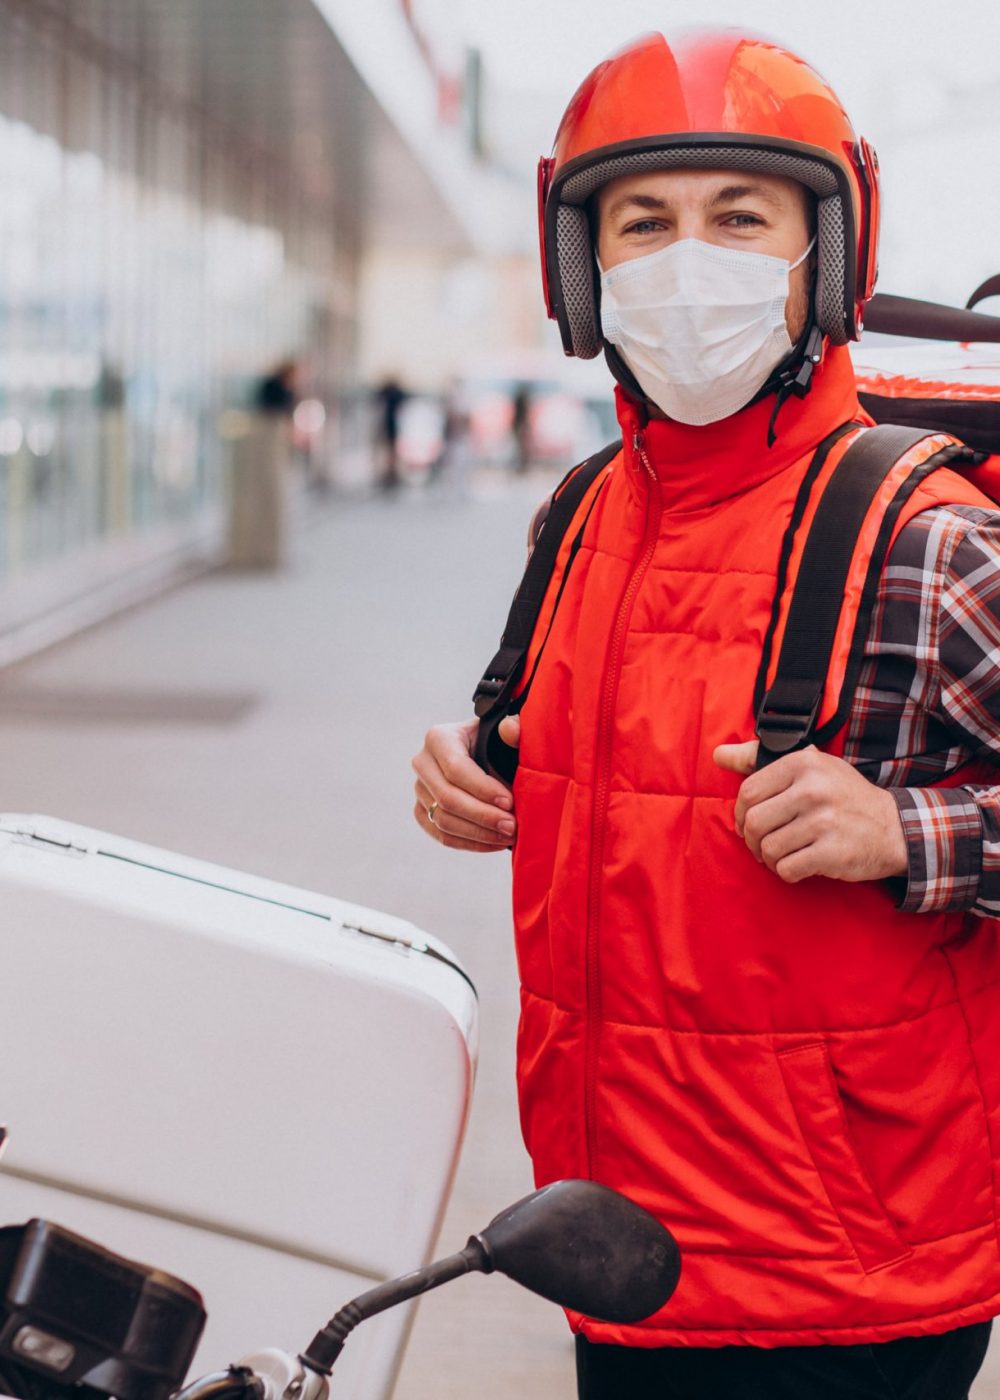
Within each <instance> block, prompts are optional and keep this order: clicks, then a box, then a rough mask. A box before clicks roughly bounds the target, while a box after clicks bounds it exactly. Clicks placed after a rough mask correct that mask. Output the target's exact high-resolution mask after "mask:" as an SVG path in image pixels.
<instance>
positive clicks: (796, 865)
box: [774, 842, 827, 885]
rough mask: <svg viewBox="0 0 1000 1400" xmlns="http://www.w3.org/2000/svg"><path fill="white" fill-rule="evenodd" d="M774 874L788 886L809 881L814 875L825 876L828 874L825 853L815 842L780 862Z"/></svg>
mask: <svg viewBox="0 0 1000 1400" xmlns="http://www.w3.org/2000/svg"><path fill="white" fill-rule="evenodd" d="M774 873H775V875H777V876H779V878H780V879H782V880H784V882H785V884H786V885H797V884H798V883H799V881H800V880H808V879H810V878H811V877H812V876H813V875H825V874H826V873H827V872H826V870H825V868H824V860H823V852H822V850H820V849H818V848H817V844H816V843H815V842H814V843H813V844H812V845H811V846H806V847H804V848H803V849H802V850H800V851H794V852H793V853H792V854H791V855H787V856H785V857H784V858H783V859H782V860H779V861H778V863H777V864H776V865H775V867H774Z"/></svg>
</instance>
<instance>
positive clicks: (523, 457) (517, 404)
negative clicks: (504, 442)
mask: <svg viewBox="0 0 1000 1400" xmlns="http://www.w3.org/2000/svg"><path fill="white" fill-rule="evenodd" d="M531 405H532V396H531V385H530V384H524V383H522V384H519V385H518V386H517V389H516V390H515V392H514V400H513V417H512V419H511V432H512V433H513V434H514V450H515V457H514V467H515V470H516V471H517V472H519V473H523V472H526V471H527V470H528V468H529V466H530V465H531V448H532V441H531Z"/></svg>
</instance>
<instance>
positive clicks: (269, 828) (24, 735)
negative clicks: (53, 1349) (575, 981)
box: [0, 478, 1000, 1400]
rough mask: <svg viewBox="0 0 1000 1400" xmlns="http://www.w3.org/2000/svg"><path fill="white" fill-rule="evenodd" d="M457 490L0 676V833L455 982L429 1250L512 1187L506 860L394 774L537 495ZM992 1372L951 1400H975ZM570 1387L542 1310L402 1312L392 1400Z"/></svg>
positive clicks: (474, 1306)
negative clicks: (449, 827)
mask: <svg viewBox="0 0 1000 1400" xmlns="http://www.w3.org/2000/svg"><path fill="white" fill-rule="evenodd" d="M483 480H484V481H485V482H486V484H485V485H483V484H482V483H481V484H480V485H479V487H478V489H477V491H475V492H474V493H473V495H472V497H471V498H470V499H468V500H465V501H458V500H453V501H445V500H439V499H437V498H435V497H434V496H433V495H432V494H431V493H428V494H427V495H423V496H421V495H416V494H410V493H406V492H404V493H400V495H399V496H398V497H395V498H393V499H383V500H378V501H369V502H344V503H334V504H333V505H331V506H329V507H324V510H323V512H322V514H321V515H319V516H318V517H317V518H316V520H315V521H313V522H312V523H311V525H310V526H309V528H308V529H307V530H306V531H305V532H304V533H303V535H302V536H301V537H300V539H299V540H298V542H297V548H296V552H295V558H294V562H293V566H292V568H291V570H290V571H289V572H288V573H287V574H284V575H280V576H277V577H269V576H266V575H265V576H254V575H239V574H230V573H218V574H214V575H211V576H208V577H206V578H203V579H201V580H199V581H197V582H195V583H192V584H188V585H187V586H185V587H183V588H180V589H177V590H176V591H174V592H172V593H170V594H168V595H166V596H165V597H163V598H161V599H159V600H157V601H156V602H154V603H151V604H148V605H146V606H145V607H143V608H140V609H137V610H135V611H134V612H131V613H129V614H127V615H125V616H123V617H120V618H118V619H116V620H114V621H112V622H110V623H107V624H105V625H104V626H102V627H100V628H98V629H95V630H93V631H91V632H89V633H86V634H84V635H83V636H80V637H78V638H75V639H73V640H72V641H70V642H67V643H65V644H64V645H62V646H61V647H59V648H57V649H56V650H53V651H51V652H49V653H47V654H45V655H43V656H41V657H38V658H36V659H34V660H33V661H30V662H28V663H25V664H22V665H21V666H19V667H17V668H14V669H11V670H8V671H6V672H3V673H0V772H2V773H3V781H2V798H0V807H2V809H3V810H6V811H13V812H40V813H45V814H48V815H52V816H59V817H63V818H66V819H67V820H71V821H78V822H83V823H86V824H88V825H91V826H96V827H100V828H104V829H106V830H108V831H111V832H115V833H118V834H121V835H127V836H130V837H133V838H135V839H137V840H140V841H148V842H151V843H153V844H156V845H161V846H165V847H167V848H170V849H173V850H176V851H178V852H184V853H187V854H193V855H197V856H199V857H202V858H204V859H206V860H210V861H217V862H220V863H222V864H225V865H231V866H234V867H236V868H237V869H244V870H248V871H253V872H255V873H259V874H262V875H266V876H269V877H272V878H274V879H277V880H284V881H288V882H290V883H292V884H297V885H302V886H305V887H307V888H313V889H316V890H323V891H326V892H329V893H333V894H336V895H338V896H341V897H343V898H346V899H352V900H357V901H359V902H361V903H365V904H369V905H372V906H374V907H376V908H381V909H386V910H391V911H393V912H398V913H400V914H402V915H404V916H405V917H407V918H410V919H412V920H413V921H414V922H415V923H416V924H418V925H419V926H421V927H423V928H425V929H427V930H428V931H429V932H431V933H434V934H436V935H437V936H439V937H441V938H443V939H444V940H445V941H446V942H447V943H449V944H450V945H451V946H452V947H453V948H454V949H455V950H456V952H457V953H458V954H459V956H460V957H461V958H462V959H463V961H464V962H465V964H466V966H467V967H468V968H469V970H470V972H471V974H472V977H473V979H474V981H475V982H476V984H477V986H478V988H479V992H480V998H481V1013H482V1025H481V1030H482V1048H481V1059H480V1070H479V1079H478V1084H477V1089H476V1096H475V1103H474V1107H473V1113H472V1120H471V1123H470V1128H469V1134H468V1137H467V1141H466V1146H465V1151H464V1154H463V1158H462V1162H461V1165H460V1168H459V1173H458V1179H457V1182H456V1185H455V1191H454V1195H453V1198H452V1203H451V1206H450V1209H449V1211H448V1215H447V1218H446V1220H445V1223H444V1227H443V1230H442V1233H441V1239H440V1252H441V1253H447V1252H449V1251H451V1250H452V1249H455V1248H459V1247H460V1246H461V1245H462V1244H463V1243H464V1242H465V1239H466V1237H467V1236H468V1234H469V1233H471V1232H472V1231H474V1230H478V1229H480V1228H481V1227H482V1226H483V1225H484V1224H485V1223H486V1222H487V1221H488V1220H489V1219H490V1217H491V1216H492V1215H493V1214H494V1213H495V1212H496V1210H497V1209H499V1208H500V1207H502V1206H504V1205H506V1204H508V1203H509V1202H511V1201H513V1200H515V1199H517V1197H518V1196H520V1195H523V1194H524V1193H525V1192H526V1191H528V1190H530V1189H531V1177H530V1170H529V1165H528V1162H527V1159H526V1156H525V1154H524V1151H523V1148H522V1147H521V1143H520V1137H519V1134H518V1128H517V1121H516V1113H515V1107H514V1088H513V1084H514V1029H515V1025H516V1017H517V999H516V977H515V969H514V960H513V955H512V949H511V938H510V924H509V915H508V909H509V893H508V888H509V858H508V857H507V856H506V855H504V854H497V855H490V856H481V857H480V856H472V855H463V854H460V853H455V852H449V851H445V850H443V849H441V848H439V847H437V846H435V845H433V844H432V843H431V842H429V841H428V840H427V839H426V838H425V837H424V836H423V835H422V833H421V832H420V831H419V830H418V829H417V827H416V824H415V823H414V822H413V820H412V817H411V807H412V801H413V798H412V775H411V773H410V768H409V760H410V757H411V755H412V753H413V752H414V751H415V749H416V748H418V747H419V745H420V743H421V740H422V736H423V733H424V730H425V729H426V728H427V726H428V725H429V724H431V723H434V722H436V721H440V720H447V719H452V718H454V719H458V718H464V717H465V716H467V714H468V713H469V708H470V707H469V695H470V693H471V690H472V687H473V685H474V683H475V680H476V678H477V677H478V675H479V673H480V672H481V670H482V668H483V666H484V665H485V663H486V661H487V660H488V659H489V656H490V654H491V652H492V650H493V644H494V642H495V641H496V638H497V636H498V635H499V631H500V628H501V625H502V622H503V619H504V617H505V616H506V609H507V604H508V602H509V599H510V595H511V593H512V591H513V588H514V586H515V584H516V582H517V577H518V575H519V571H520V567H521V564H522V561H523V551H524V533H525V528H526V522H527V520H528V518H529V517H530V514H531V511H532V509H533V507H534V505H535V504H536V503H537V500H538V499H539V498H540V497H541V496H542V495H543V494H544V492H545V491H546V490H547V489H549V485H550V483H549V482H548V481H545V480H542V479H529V480H528V481H527V482H517V483H513V484H509V485H505V486H504V487H503V488H500V487H499V486H492V487H491V486H490V485H489V483H488V481H487V480H486V479H485V478H484V479H483ZM401 1148H403V1149H404V1150H405V1144H401ZM194 1282H197V1280H194ZM343 1301H344V1300H343V1299H338V1298H331V1300H330V1304H331V1311H332V1310H333V1309H334V1308H335V1307H336V1306H339V1304H340V1303H341V1302H343ZM316 1323H317V1319H310V1318H303V1329H304V1330H303V1336H305V1335H307V1331H306V1329H311V1328H312V1327H313V1326H314V1325H316ZM279 1340H280V1339H276V1338H270V1339H269V1338H262V1339H261V1342H262V1344H269V1343H271V1342H278V1341H279ZM288 1340H289V1342H293V1341H294V1339H288ZM996 1351H997V1355H996V1359H995V1360H994V1362H993V1364H992V1365H991V1364H990V1362H987V1368H986V1374H984V1376H983V1377H982V1378H981V1380H980V1383H979V1384H978V1385H977V1387H976V1389H975V1390H974V1392H973V1396H974V1400H1000V1344H998V1347H997V1349H996ZM572 1374H573V1371H572V1347H571V1343H570V1338H569V1335H568V1332H567V1331H566V1328H565V1325H564V1323H563V1321H562V1319H561V1317H560V1316H559V1314H558V1313H557V1312H556V1310H555V1309H553V1308H552V1307H551V1305H549V1304H546V1303H544V1302H542V1301H541V1300H539V1299H536V1298H533V1297H531V1296H530V1295H528V1294H526V1293H524V1292H522V1291H520V1290H519V1289H517V1288H516V1287H515V1286H514V1285H513V1284H510V1283H508V1282H507V1280H505V1279H503V1278H500V1277H497V1276H494V1277H492V1278H488V1279H484V1278H480V1277H472V1278H468V1279H464V1280H461V1281H459V1282H457V1283H455V1284H452V1285H450V1286H449V1287H448V1289H447V1290H446V1291H442V1292H441V1293H439V1294H437V1295H435V1296H431V1297H429V1298H427V1299H425V1300H424V1302H423V1303H422V1304H421V1307H420V1310H419V1313H418V1316H417V1322H416V1326H415V1328H414V1333H413V1337H412V1340H411V1344H410V1347H409V1350H408V1353H407V1356H406V1359H405V1360H404V1363H403V1369H402V1373H401V1377H400V1382H399V1385H398V1386H397V1391H396V1394H397V1396H398V1397H399V1400H468V1396H469V1395H470V1394H474V1395H476V1396H477V1397H478V1400H500V1397H507V1396H510V1395H517V1396H518V1400H560V1397H565V1400H569V1397H571V1396H572V1395H573V1393H574V1385H573V1379H572Z"/></svg>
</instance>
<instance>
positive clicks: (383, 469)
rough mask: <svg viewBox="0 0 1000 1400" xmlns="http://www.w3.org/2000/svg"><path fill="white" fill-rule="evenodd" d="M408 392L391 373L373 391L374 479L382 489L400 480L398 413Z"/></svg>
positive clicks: (385, 489) (392, 488)
mask: <svg viewBox="0 0 1000 1400" xmlns="http://www.w3.org/2000/svg"><path fill="white" fill-rule="evenodd" d="M408 398H409V394H408V393H407V391H406V390H405V389H404V388H403V386H402V385H401V384H400V382H399V380H398V379H397V378H396V377H395V376H394V375H390V376H388V377H387V378H386V379H384V380H383V381H382V383H381V384H380V385H379V387H378V388H377V389H376V391H375V446H376V454H377V482H378V485H379V487H380V488H381V489H382V490H383V491H393V490H395V489H396V487H397V486H399V485H400V483H401V482H402V479H403V478H402V471H401V463H400V458H399V429H400V415H401V412H402V408H403V405H404V404H405V403H406V401H407V399H408Z"/></svg>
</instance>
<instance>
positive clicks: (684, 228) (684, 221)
mask: <svg viewBox="0 0 1000 1400" xmlns="http://www.w3.org/2000/svg"><path fill="white" fill-rule="evenodd" d="M682 238H699V239H701V241H702V242H703V243H710V242H711V241H712V238H711V229H710V227H709V221H708V220H707V219H706V218H705V216H704V214H702V213H700V212H698V211H696V210H691V209H689V210H687V211H684V210H681V212H680V213H679V214H678V216H677V219H676V222H675V225H674V237H673V240H672V241H673V242H680V240H681V239H682Z"/></svg>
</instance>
